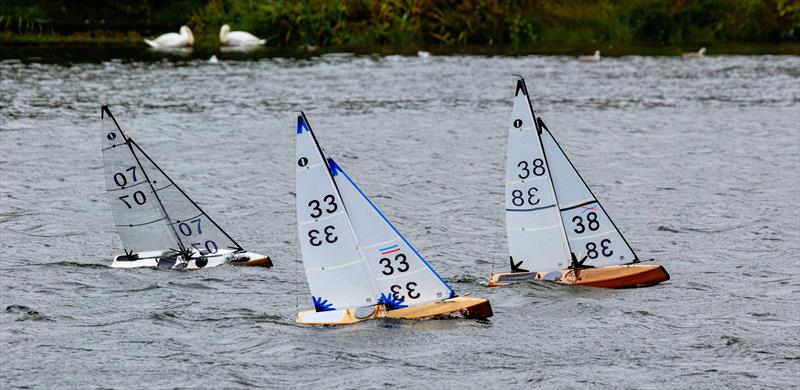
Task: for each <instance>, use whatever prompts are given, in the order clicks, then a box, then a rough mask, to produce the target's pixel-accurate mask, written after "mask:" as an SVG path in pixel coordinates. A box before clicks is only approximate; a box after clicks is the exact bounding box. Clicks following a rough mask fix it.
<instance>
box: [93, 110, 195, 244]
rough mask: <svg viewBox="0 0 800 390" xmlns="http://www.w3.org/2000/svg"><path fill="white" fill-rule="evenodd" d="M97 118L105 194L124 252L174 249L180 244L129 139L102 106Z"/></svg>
mask: <svg viewBox="0 0 800 390" xmlns="http://www.w3.org/2000/svg"><path fill="white" fill-rule="evenodd" d="M101 118H102V137H101V140H102V144H101V145H102V151H103V166H104V170H105V179H106V193H107V194H108V200H109V204H110V205H111V212H112V214H113V216H114V225H115V226H116V230H117V233H118V234H119V237H120V240H121V241H122V245H123V247H124V248H125V251H126V252H128V253H139V252H146V251H155V250H169V249H175V250H178V249H179V248H181V246H180V243H179V242H178V239H177V237H176V235H175V233H174V232H173V231H172V229H171V228H170V226H169V224H168V217H167V215H166V213H165V212H164V209H163V208H162V207H161V205H160V204H159V203H158V200H157V198H156V196H155V194H154V193H153V190H152V187H151V186H150V184H149V182H148V180H147V175H146V173H145V172H144V170H143V169H142V166H141V165H140V163H139V160H138V158H137V156H136V154H135V153H134V151H133V149H132V147H131V143H130V141H129V139H128V138H127V137H126V136H125V134H124V133H123V132H122V130H121V129H120V128H119V126H117V124H116V121H115V120H114V118H113V116H111V112H110V111H109V110H108V108H107V107H105V106H104V107H103V108H102V110H101Z"/></svg>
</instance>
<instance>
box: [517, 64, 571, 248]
mask: <svg viewBox="0 0 800 390" xmlns="http://www.w3.org/2000/svg"><path fill="white" fill-rule="evenodd" d="M520 84H521V85H522V90H523V91H522V92H523V94H524V95H525V100H527V101H528V110H530V114H531V118H533V123H534V125H535V126H536V141H538V142H539V147H540V148H541V150H542V158H543V159H544V165H545V166H547V177H549V178H550V190H552V191H553V198H555V200H556V203H555V204H558V194H556V187H555V183H554V182H553V173H552V172H551V171H550V163H549V162H548V161H547V153H545V151H544V144H543V143H542V129H541V128H540V127H539V121H537V120H536V119H537V115H536V113H535V112H534V111H533V104H532V103H531V97H530V95H529V94H528V86H527V85H526V84H525V79H524V78H520V79H519V81H517V89H518V90H519V85H520ZM558 223H559V225H561V233H562V234H563V235H564V244H566V248H564V249H566V250H567V252H569V253H566V254H565V255H566V260H567V261H570V259H571V256H570V254H571V253H572V248H571V247H570V246H569V237H568V236H567V229H566V228H565V227H564V221H563V219H562V218H561V213H559V215H558Z"/></svg>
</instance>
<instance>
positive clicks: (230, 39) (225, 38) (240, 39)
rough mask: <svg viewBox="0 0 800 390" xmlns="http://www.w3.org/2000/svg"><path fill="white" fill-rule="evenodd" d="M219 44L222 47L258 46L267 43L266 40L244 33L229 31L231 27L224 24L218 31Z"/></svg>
mask: <svg viewBox="0 0 800 390" xmlns="http://www.w3.org/2000/svg"><path fill="white" fill-rule="evenodd" d="M219 43H220V44H222V45H223V46H258V45H263V44H265V43H267V40H266V39H259V38H258V37H257V36H255V35H253V34H250V33H249V32H246V31H231V26H228V25H227V24H224V25H222V28H220V29H219Z"/></svg>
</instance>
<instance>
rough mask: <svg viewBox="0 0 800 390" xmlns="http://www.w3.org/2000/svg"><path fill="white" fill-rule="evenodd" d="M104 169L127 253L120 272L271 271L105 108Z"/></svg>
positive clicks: (116, 262)
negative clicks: (139, 269)
mask: <svg viewBox="0 0 800 390" xmlns="http://www.w3.org/2000/svg"><path fill="white" fill-rule="evenodd" d="M100 117H101V118H102V123H103V126H102V133H101V140H102V150H103V165H104V171H105V177H106V190H107V193H108V200H109V202H110V205H111V211H112V214H113V216H114V224H115V226H116V229H117V233H118V234H119V237H120V239H121V241H122V245H123V247H124V249H125V254H124V255H119V256H116V257H115V258H114V261H113V262H112V264H111V266H112V267H115V268H136V267H159V268H171V269H187V270H191V269H200V268H207V267H214V266H217V265H220V264H224V263H231V264H233V265H247V266H262V267H271V266H272V261H271V260H270V258H269V257H267V256H264V255H260V254H258V253H254V252H248V251H246V250H244V249H243V248H242V247H241V246H240V245H239V244H238V243H236V241H234V239H233V238H231V236H229V235H228V233H226V232H225V231H224V230H222V228H221V227H220V226H219V225H217V223H216V222H214V220H212V219H211V217H209V216H208V214H206V213H205V212H204V211H203V210H202V209H201V208H200V206H198V205H197V204H196V203H195V202H194V201H193V200H192V199H191V198H189V196H188V195H186V193H185V192H184V191H183V190H182V189H181V188H180V187H178V185H177V184H175V182H173V181H172V179H170V178H169V177H168V176H167V174H166V173H164V171H162V170H161V168H160V167H159V166H158V165H156V163H155V162H154V161H153V160H152V159H150V156H148V155H147V153H145V152H144V150H142V149H141V148H140V147H139V145H138V144H137V143H136V142H135V141H134V140H133V139H131V138H129V137H127V136H126V135H125V133H124V132H123V131H122V128H120V126H119V124H118V123H117V121H116V119H114V116H113V115H112V114H111V111H110V110H109V109H108V106H103V107H102V108H101V112H100Z"/></svg>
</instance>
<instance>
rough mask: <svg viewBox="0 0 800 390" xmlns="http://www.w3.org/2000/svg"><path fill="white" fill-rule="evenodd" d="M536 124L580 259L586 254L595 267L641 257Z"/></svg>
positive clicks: (541, 125) (571, 241)
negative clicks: (637, 255)
mask: <svg viewBox="0 0 800 390" xmlns="http://www.w3.org/2000/svg"><path fill="white" fill-rule="evenodd" d="M537 125H538V127H539V129H540V134H541V139H542V145H543V146H544V153H545V156H547V164H548V166H549V167H550V173H551V176H552V177H553V185H554V187H555V191H556V197H557V198H558V204H559V210H560V211H561V218H562V219H563V222H564V228H565V230H566V233H567V238H568V241H569V246H570V248H571V250H572V252H573V253H574V254H575V255H576V257H577V259H578V260H581V259H582V258H583V257H584V256H585V257H586V260H585V263H584V264H585V265H592V266H606V265H617V264H624V263H630V262H632V261H636V260H638V259H637V257H636V254H635V253H634V252H633V249H632V248H631V247H630V245H628V242H627V241H626V240H625V238H624V237H623V236H622V233H620V231H619V230H618V229H617V227H616V226H615V225H614V223H613V222H612V221H611V218H609V216H608V214H606V212H605V210H604V209H603V206H601V205H600V203H599V202H598V201H597V198H595V196H594V194H593V193H592V191H591V190H590V189H589V187H588V186H587V185H586V182H584V180H583V178H581V176H580V174H579V173H578V171H577V170H576V169H575V167H574V166H573V165H572V162H571V161H569V158H568V157H567V156H566V154H564V151H563V150H562V149H561V146H560V145H559V144H558V142H557V141H556V140H555V138H553V134H551V133H550V130H549V129H548V128H547V126H546V125H545V124H544V122H543V121H542V120H541V119H540V118H538V123H537Z"/></svg>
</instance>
